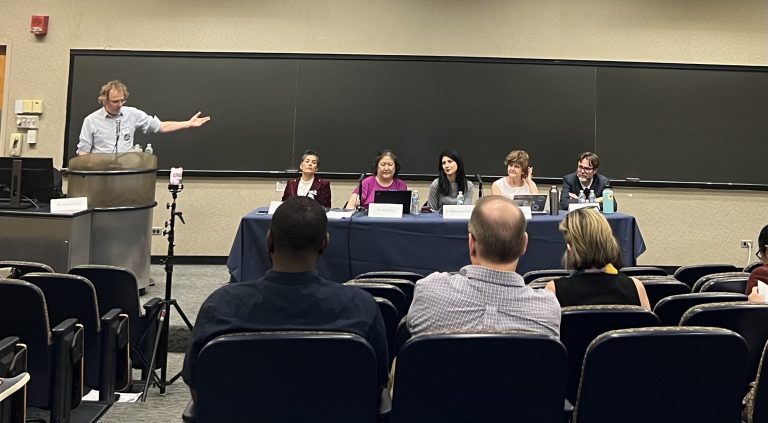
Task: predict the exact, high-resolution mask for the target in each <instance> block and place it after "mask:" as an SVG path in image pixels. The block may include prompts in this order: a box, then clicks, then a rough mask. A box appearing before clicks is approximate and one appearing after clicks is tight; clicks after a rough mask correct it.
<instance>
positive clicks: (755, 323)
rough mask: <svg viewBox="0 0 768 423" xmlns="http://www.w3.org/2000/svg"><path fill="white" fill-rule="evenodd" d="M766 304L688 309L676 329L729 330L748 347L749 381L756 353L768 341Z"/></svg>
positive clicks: (708, 306) (752, 373) (717, 305)
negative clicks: (699, 327)
mask: <svg viewBox="0 0 768 423" xmlns="http://www.w3.org/2000/svg"><path fill="white" fill-rule="evenodd" d="M766 322H768V303H752V302H746V301H745V302H728V303H710V304H700V305H697V306H694V307H691V308H690V309H688V311H686V312H685V314H684V315H683V317H682V318H681V319H680V326H714V327H718V328H725V329H730V330H732V331H734V332H736V333H738V334H739V335H741V336H742V337H743V338H744V340H745V341H747V345H749V359H748V363H749V366H748V367H747V371H748V372H749V375H750V377H751V376H753V375H755V374H756V373H757V366H758V363H759V362H760V352H761V351H762V350H763V347H764V346H765V343H766V341H768V324H766Z"/></svg>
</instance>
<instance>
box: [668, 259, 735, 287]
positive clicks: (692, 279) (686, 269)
mask: <svg viewBox="0 0 768 423" xmlns="http://www.w3.org/2000/svg"><path fill="white" fill-rule="evenodd" d="M739 270H741V269H739V268H738V267H736V266H734V265H732V264H692V265H688V266H680V267H679V268H678V269H677V270H676V271H675V275H674V276H675V279H677V280H679V281H680V282H682V283H684V284H686V285H688V286H690V287H693V285H694V284H695V283H696V281H697V280H699V278H700V277H702V276H704V275H711V274H712V273H721V272H738V271H739Z"/></svg>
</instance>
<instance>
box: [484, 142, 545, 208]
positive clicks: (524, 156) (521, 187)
mask: <svg viewBox="0 0 768 423" xmlns="http://www.w3.org/2000/svg"><path fill="white" fill-rule="evenodd" d="M529 161H530V157H529V156H528V153H526V152H525V151H523V150H512V151H510V152H509V154H507V157H505V158H504V164H505V165H506V166H507V176H505V177H503V178H501V179H498V180H496V182H494V183H493V185H492V186H491V191H492V192H493V195H503V196H505V197H507V198H510V199H514V197H515V195H518V194H538V193H539V188H538V187H537V186H536V183H535V182H533V167H530V166H529V164H530V162H529Z"/></svg>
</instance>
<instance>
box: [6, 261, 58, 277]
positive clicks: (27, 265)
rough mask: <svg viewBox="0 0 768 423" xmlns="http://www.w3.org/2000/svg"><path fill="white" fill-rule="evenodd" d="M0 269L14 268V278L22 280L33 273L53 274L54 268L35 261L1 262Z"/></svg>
mask: <svg viewBox="0 0 768 423" xmlns="http://www.w3.org/2000/svg"><path fill="white" fill-rule="evenodd" d="M0 267H12V268H13V270H14V275H13V277H15V278H20V277H22V276H24V275H26V274H27V273H32V272H47V273H53V268H52V267H51V266H48V265H47V264H44V263H38V262H35V261H20V260H0Z"/></svg>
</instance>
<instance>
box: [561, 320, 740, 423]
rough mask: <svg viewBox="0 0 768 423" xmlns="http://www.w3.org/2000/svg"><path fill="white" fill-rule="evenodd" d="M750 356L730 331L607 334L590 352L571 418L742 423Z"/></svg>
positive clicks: (577, 421)
mask: <svg viewBox="0 0 768 423" xmlns="http://www.w3.org/2000/svg"><path fill="white" fill-rule="evenodd" d="M747 354H748V349H747V345H746V343H745V342H744V339H743V338H741V336H739V335H738V334H737V333H734V332H732V331H729V330H726V329H719V328H698V327H685V328H683V327H658V328H641V329H624V330H615V331H611V332H608V333H605V334H603V335H600V336H599V337H598V338H597V339H595V340H594V341H593V342H592V343H591V344H590V345H589V348H588V349H587V353H586V356H585V357H584V368H583V371H582V376H581V385H580V387H579V393H578V399H577V401H576V408H575V410H574V415H573V420H572V421H573V422H574V423H591V422H601V423H603V422H610V421H620V422H623V423H647V422H658V421H665V422H691V423H692V422H738V421H739V416H740V413H741V399H742V397H743V390H742V387H743V385H744V383H745V381H746V375H747V373H746V358H747Z"/></svg>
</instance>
